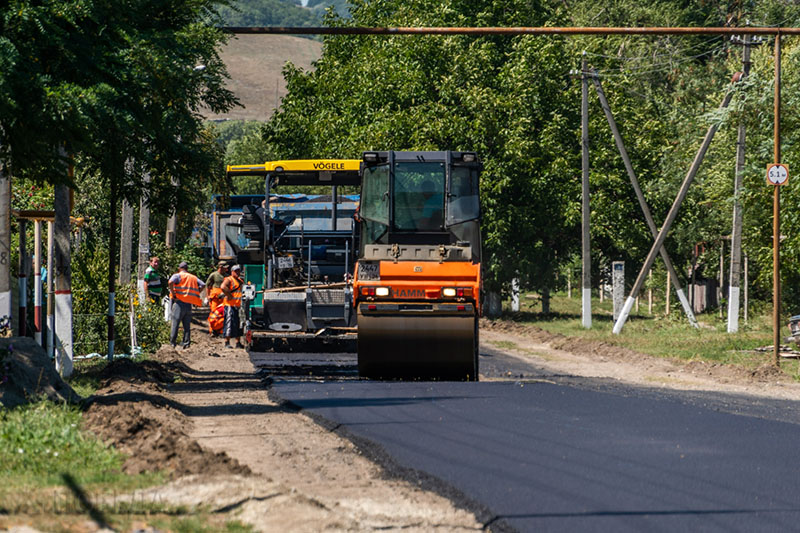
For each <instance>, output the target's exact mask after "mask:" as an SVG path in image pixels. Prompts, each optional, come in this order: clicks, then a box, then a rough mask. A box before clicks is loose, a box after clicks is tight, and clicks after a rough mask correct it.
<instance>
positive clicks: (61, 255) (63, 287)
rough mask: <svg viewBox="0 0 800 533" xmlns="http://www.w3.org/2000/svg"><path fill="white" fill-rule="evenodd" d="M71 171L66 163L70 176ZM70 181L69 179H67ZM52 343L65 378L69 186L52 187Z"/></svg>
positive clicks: (68, 357)
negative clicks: (53, 310) (54, 319)
mask: <svg viewBox="0 0 800 533" xmlns="http://www.w3.org/2000/svg"><path fill="white" fill-rule="evenodd" d="M71 174H72V170H71V165H70V175H71ZM70 181H72V180H70ZM54 203H55V217H54V218H55V222H54V233H55V235H54V237H55V239H54V240H55V272H54V274H55V315H56V321H55V322H56V324H55V325H56V330H55V346H56V370H58V371H59V372H60V373H61V375H62V376H64V377H69V376H70V375H72V370H73V353H72V348H73V345H72V270H71V268H70V242H69V234H70V219H69V215H70V213H69V209H70V205H69V188H68V187H67V186H66V185H56V186H55V199H54Z"/></svg>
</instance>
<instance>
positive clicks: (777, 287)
mask: <svg viewBox="0 0 800 533" xmlns="http://www.w3.org/2000/svg"><path fill="white" fill-rule="evenodd" d="M774 100H775V102H774V131H773V133H774V139H773V143H774V151H775V153H774V156H775V157H774V159H775V161H774V163H776V164H777V163H780V162H781V34H780V33H778V35H777V36H776V37H775V95H774ZM773 188H774V189H775V190H774V192H773V201H772V341H773V342H772V344H773V350H772V364H773V365H775V366H780V364H781V363H780V347H781V268H780V261H781V218H780V211H781V187H780V186H779V185H775V186H773Z"/></svg>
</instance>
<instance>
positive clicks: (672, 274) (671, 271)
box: [592, 71, 700, 328]
mask: <svg viewBox="0 0 800 533" xmlns="http://www.w3.org/2000/svg"><path fill="white" fill-rule="evenodd" d="M592 74H593V76H592V81H593V82H594V86H595V89H596V90H597V96H598V97H599V98H600V105H601V106H602V108H603V112H605V114H606V120H607V121H608V126H609V128H610V129H611V134H612V135H613V136H614V141H615V142H616V143H617V149H618V150H619V155H620V156H621V157H622V161H623V163H625V170H626V171H627V172H628V178H629V179H630V182H631V186H632V187H633V191H634V192H635V193H636V199H637V200H638V201H639V207H640V208H641V210H642V214H644V219H645V221H646V222H647V227H648V228H650V233H651V234H652V235H653V238H654V239H655V238H656V237H657V236H658V229H657V228H656V223H655V221H654V220H653V214H652V213H651V212H650V208H649V207H648V205H647V201H646V200H645V198H644V194H643V193H642V188H641V187H640V186H639V179H638V178H637V177H636V173H635V172H634V171H633V165H632V164H631V158H630V157H629V156H628V151H627V150H626V149H625V143H624V142H622V135H621V134H620V132H619V128H617V121H616V120H614V114H613V113H612V112H611V106H609V105H608V100H607V99H606V94H605V92H604V91H603V86H602V85H601V84H600V78H599V76H598V75H597V72H596V71H592ZM659 253H660V254H661V259H662V260H663V261H664V265H665V266H666V267H667V275H668V277H669V278H672V282H673V284H674V285H675V292H676V293H677V295H678V299H679V300H680V302H681V305H682V306H683V312H684V313H685V314H686V318H688V319H689V323H690V324H691V325H692V326H694V327H695V328H699V327H700V326H699V325H698V324H697V319H695V316H694V313H693V312H692V308H691V306H690V305H689V300H687V298H686V294H684V292H683V286H682V285H681V280H680V278H679V277H678V273H677V272H676V271H675V267H674V266H673V265H672V261H671V260H670V258H669V254H668V253H667V250H666V248H664V247H663V246H662V247H661V249H660V250H659ZM617 316H618V315H615V317H614V318H615V319H616V318H617Z"/></svg>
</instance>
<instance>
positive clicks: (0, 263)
mask: <svg viewBox="0 0 800 533" xmlns="http://www.w3.org/2000/svg"><path fill="white" fill-rule="evenodd" d="M11 315H12V313H11V176H10V175H9V174H8V168H7V167H6V165H5V164H3V163H0V319H2V318H6V319H8V321H9V322H8V326H9V327H11Z"/></svg>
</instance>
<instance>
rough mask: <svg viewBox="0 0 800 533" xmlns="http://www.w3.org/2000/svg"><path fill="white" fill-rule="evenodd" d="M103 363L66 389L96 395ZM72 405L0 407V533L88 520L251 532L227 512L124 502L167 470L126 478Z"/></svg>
mask: <svg viewBox="0 0 800 533" xmlns="http://www.w3.org/2000/svg"><path fill="white" fill-rule="evenodd" d="M105 364H106V362H105V361H104V360H100V359H95V360H88V361H82V362H80V363H79V364H78V365H76V372H75V374H73V376H72V378H71V379H70V384H71V385H72V386H73V388H74V389H75V390H76V391H77V392H78V393H79V394H81V395H82V396H84V397H85V396H89V395H91V394H93V393H94V392H95V391H96V390H97V387H98V386H99V382H100V378H99V376H100V372H101V371H102V369H103V368H104V367H105ZM81 416H82V415H81V410H80V408H79V407H77V406H71V405H66V404H59V403H54V402H51V401H47V400H40V401H35V402H32V403H30V404H28V405H24V406H21V407H17V408H14V409H6V408H2V407H0V479H2V480H3V483H2V484H0V530H6V529H9V528H10V527H12V526H15V525H21V524H26V525H30V526H33V527H35V528H37V529H39V530H42V531H55V532H59V531H75V530H76V528H77V530H83V528H84V527H85V523H86V521H87V520H92V521H94V522H95V523H97V524H99V525H100V526H102V527H107V528H109V529H115V530H130V529H141V527H135V526H137V524H138V525H142V524H148V525H152V526H154V527H156V528H157V529H159V530H163V531H175V532H190V531H191V532H201V533H202V532H212V531H230V532H245V531H251V528H250V527H249V526H246V525H243V524H241V523H240V522H238V521H230V520H228V517H227V516H226V515H224V514H215V513H212V512H211V511H210V510H205V509H190V508H184V507H179V506H173V505H169V504H165V503H164V502H160V501H152V502H151V501H137V500H134V501H130V500H127V499H125V498H124V497H122V496H119V497H118V495H123V494H125V493H130V492H132V491H134V490H136V489H140V488H146V487H150V486H154V485H160V484H163V483H164V482H165V481H166V480H167V475H166V473H164V472H156V473H147V474H140V475H135V476H132V475H128V474H125V473H124V472H123V471H122V464H123V462H124V460H125V457H124V456H123V454H122V453H120V452H118V451H117V450H115V449H114V448H112V447H110V446H107V445H105V444H104V443H103V442H101V441H100V439H98V438H97V437H96V436H95V435H94V434H92V433H90V432H87V431H84V430H82V429H81Z"/></svg>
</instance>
